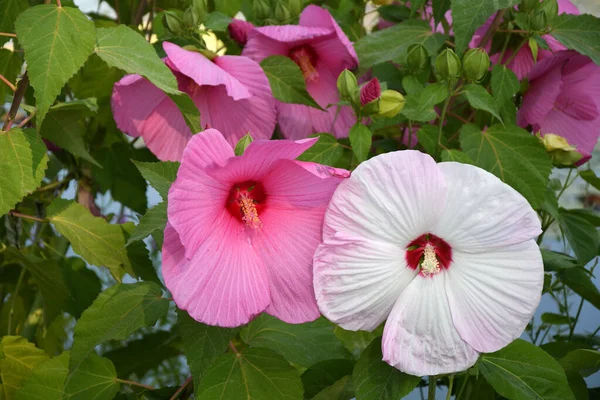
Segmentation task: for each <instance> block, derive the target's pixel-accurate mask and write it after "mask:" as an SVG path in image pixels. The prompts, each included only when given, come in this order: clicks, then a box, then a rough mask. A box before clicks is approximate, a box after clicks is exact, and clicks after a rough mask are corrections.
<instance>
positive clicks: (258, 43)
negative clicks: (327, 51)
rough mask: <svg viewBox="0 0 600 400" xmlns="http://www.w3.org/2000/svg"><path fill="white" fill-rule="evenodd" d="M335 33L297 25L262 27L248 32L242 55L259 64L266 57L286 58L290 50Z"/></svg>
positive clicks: (324, 29) (325, 29)
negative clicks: (278, 56)
mask: <svg viewBox="0 0 600 400" xmlns="http://www.w3.org/2000/svg"><path fill="white" fill-rule="evenodd" d="M334 34H335V32H334V31H333V30H332V29H327V28H314V27H303V26H298V25H279V26H263V27H261V28H255V29H253V30H251V31H250V32H248V42H246V46H245V47H244V51H243V52H242V55H243V56H245V57H250V58H251V59H253V60H255V61H257V62H261V61H262V60H264V59H265V58H267V57H270V56H274V55H280V56H288V54H289V51H290V49H292V48H294V47H298V46H301V45H303V44H307V43H311V44H312V43H313V42H314V41H315V40H321V39H323V38H326V37H333V36H334Z"/></svg>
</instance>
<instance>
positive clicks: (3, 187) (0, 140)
mask: <svg viewBox="0 0 600 400" xmlns="http://www.w3.org/2000/svg"><path fill="white" fill-rule="evenodd" d="M47 165H48V156H47V155H46V146H45V145H44V142H43V141H42V139H41V138H40V137H39V135H37V134H36V132H35V131H34V130H32V129H25V130H21V129H19V128H13V129H11V130H10V131H8V132H2V131H0V216H1V215H4V214H6V213H7V212H8V211H10V210H11V209H12V208H13V207H14V206H15V205H16V204H17V203H18V202H19V201H21V199H22V198H23V197H24V196H25V195H27V194H29V193H31V192H33V191H34V190H35V189H36V188H37V187H38V185H39V184H40V182H41V181H42V179H43V178H44V172H45V171H46V166H47Z"/></svg>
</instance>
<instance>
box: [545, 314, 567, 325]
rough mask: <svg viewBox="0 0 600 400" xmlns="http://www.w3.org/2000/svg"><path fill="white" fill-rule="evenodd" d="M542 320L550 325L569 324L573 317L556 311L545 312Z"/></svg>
mask: <svg viewBox="0 0 600 400" xmlns="http://www.w3.org/2000/svg"><path fill="white" fill-rule="evenodd" d="M542 322H543V323H545V324H550V325H569V324H570V323H571V322H573V318H568V317H567V316H566V315H561V314H555V313H543V314H542Z"/></svg>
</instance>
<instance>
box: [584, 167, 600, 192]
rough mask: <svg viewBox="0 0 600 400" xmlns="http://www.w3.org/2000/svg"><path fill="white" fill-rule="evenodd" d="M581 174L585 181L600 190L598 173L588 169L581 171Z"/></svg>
mask: <svg viewBox="0 0 600 400" xmlns="http://www.w3.org/2000/svg"><path fill="white" fill-rule="evenodd" d="M579 176H581V177H582V178H583V180H584V181H586V182H587V183H589V184H590V185H592V186H593V187H594V188H595V189H598V190H600V178H598V177H597V176H596V173H595V172H594V171H592V170H591V169H588V170H586V171H580V172H579Z"/></svg>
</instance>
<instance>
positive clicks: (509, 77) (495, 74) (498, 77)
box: [491, 65, 521, 106]
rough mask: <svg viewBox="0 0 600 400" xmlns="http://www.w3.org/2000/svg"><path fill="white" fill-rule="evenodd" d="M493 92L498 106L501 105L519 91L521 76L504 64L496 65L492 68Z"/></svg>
mask: <svg viewBox="0 0 600 400" xmlns="http://www.w3.org/2000/svg"><path fill="white" fill-rule="evenodd" d="M491 82H492V93H494V99H495V100H496V103H497V106H501V105H503V104H504V103H506V102H507V101H508V100H509V99H512V97H513V96H514V95H515V94H516V93H517V92H518V91H519V89H520V88H521V85H520V84H519V78H517V76H516V75H515V73H514V72H512V71H511V70H510V69H508V68H506V67H505V66H504V65H494V68H493V69H492V80H491Z"/></svg>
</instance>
